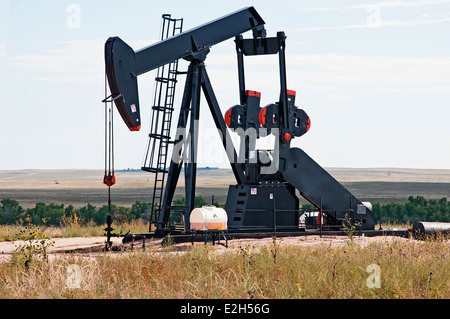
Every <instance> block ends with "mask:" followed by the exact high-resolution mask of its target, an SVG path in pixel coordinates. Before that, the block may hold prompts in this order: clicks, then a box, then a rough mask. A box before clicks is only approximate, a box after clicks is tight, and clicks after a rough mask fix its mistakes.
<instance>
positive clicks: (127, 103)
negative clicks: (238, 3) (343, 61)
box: [105, 7, 375, 236]
mask: <svg viewBox="0 0 450 319" xmlns="http://www.w3.org/2000/svg"><path fill="white" fill-rule="evenodd" d="M264 25H265V22H264V20H263V19H262V18H261V16H260V15H259V14H258V12H257V11H256V10H255V9H254V8H253V7H246V8H243V9H241V10H238V11H236V12H234V13H231V14H228V15H226V16H223V17H221V18H218V19H216V20H213V21H211V22H209V23H206V24H203V25H200V26H198V27H196V28H193V29H190V30H188V31H183V32H180V33H178V34H175V35H173V36H169V37H167V38H166V39H162V40H161V41H159V42H157V43H155V44H152V45H150V46H148V47H145V48H143V49H140V50H137V51H134V50H133V49H132V48H131V47H130V46H128V45H127V44H126V43H125V42H124V41H123V40H121V39H120V38H119V37H111V38H109V39H108V40H107V42H106V44H105V64H106V75H107V80H108V84H109V88H110V91H111V98H112V100H113V101H114V103H115V105H116V107H117V109H118V111H119V113H120V115H121V117H122V119H123V120H124V122H125V124H126V125H127V126H128V128H129V129H130V130H131V131H137V130H139V129H140V127H141V119H140V104H139V94H138V84H137V77H138V76H139V75H141V74H144V73H146V72H148V71H151V70H154V69H156V68H161V67H163V66H165V65H168V64H170V63H173V62H174V61H177V60H178V59H184V60H186V61H189V67H188V70H187V72H178V71H177V70H172V73H177V72H178V73H179V74H180V73H181V74H185V75H186V80H185V81H186V82H185V86H184V93H183V97H182V101H181V107H180V113H179V118H178V123H177V134H176V137H175V138H174V139H172V140H169V139H170V138H171V137H170V136H164V134H162V133H161V134H159V135H158V134H153V135H152V134H150V135H152V136H150V138H159V139H163V138H164V139H165V143H166V144H168V143H172V144H173V154H172V158H171V161H170V166H169V169H168V170H166V169H165V167H160V164H157V166H156V167H153V168H152V167H143V169H144V170H147V171H153V172H161V171H163V172H164V173H167V181H166V183H165V186H164V187H165V188H164V192H163V195H161V199H162V202H161V203H160V205H159V207H158V211H157V214H156V216H155V218H154V220H153V221H152V222H154V223H155V224H156V231H155V233H154V234H155V235H156V236H158V235H161V236H163V235H165V233H166V229H167V228H166V227H167V225H168V222H169V216H170V214H171V212H172V211H174V210H176V209H178V210H179V209H180V207H174V206H172V200H173V198H174V193H175V189H176V185H177V182H178V179H179V177H180V173H181V172H182V167H183V165H184V174H185V195H186V196H185V198H186V206H184V207H181V209H182V210H183V213H184V230H183V231H184V232H186V231H189V229H190V227H189V226H190V225H189V216H190V213H191V212H192V210H193V209H194V199H195V186H196V171H197V164H196V158H197V151H198V150H197V145H198V143H197V142H198V130H197V128H198V127H197V125H198V120H199V118H200V94H201V91H203V94H204V97H205V99H206V101H207V104H208V106H209V110H210V112H211V115H212V118H213V120H214V123H215V126H216V127H217V129H218V131H219V133H220V135H221V138H222V144H223V146H224V148H225V151H226V154H227V156H228V159H229V162H230V165H231V169H232V172H233V174H234V177H235V179H236V184H235V185H230V186H229V190H228V196H227V200H226V205H225V210H226V212H227V215H228V230H229V231H231V232H232V231H237V232H242V231H248V232H258V231H266V230H271V229H273V228H274V227H276V228H277V229H283V230H287V231H289V230H292V231H296V230H298V229H299V227H298V220H299V197H298V196H297V194H299V195H301V196H302V197H304V198H305V199H306V200H307V201H308V202H310V203H311V204H313V205H314V206H315V207H316V208H317V210H318V211H319V218H320V224H321V226H324V227H327V228H328V229H332V228H334V229H336V228H341V227H342V224H343V221H344V220H346V221H350V222H351V223H352V224H355V225H359V229H362V230H372V229H374V226H375V219H374V216H373V214H372V212H371V208H370V205H367V204H364V203H363V202H361V201H360V200H359V199H357V198H356V197H355V196H354V195H353V194H352V193H351V192H350V191H348V190H347V189H346V188H345V187H344V186H343V185H341V184H340V183H339V182H338V181H336V180H335V179H334V178H333V177H332V176H331V175H330V174H329V173H328V172H327V171H326V170H325V169H323V168H322V167H321V166H320V165H319V164H317V163H316V162H315V161H314V160H313V159H312V158H311V157H309V156H308V155H307V154H306V153H305V152H304V151H303V150H301V149H300V148H296V147H291V142H292V140H293V139H294V138H298V137H300V136H302V135H303V134H305V133H306V132H308V130H309V128H310V125H311V121H310V118H309V116H308V115H307V114H306V112H305V111H304V110H302V109H300V108H298V107H296V106H295V97H296V92H295V91H292V90H290V89H288V88H287V78H286V63H285V49H286V35H285V33H284V32H277V34H276V36H275V37H267V34H266V30H265V28H264ZM247 31H252V35H253V37H252V38H248V39H244V37H243V35H242V34H243V33H245V32H247ZM232 38H234V41H235V47H236V54H237V65H238V81H239V104H237V105H235V106H233V107H231V108H230V109H228V111H226V112H225V114H224V115H222V112H221V109H220V107H219V103H218V101H217V99H216V95H215V93H214V90H213V87H212V85H211V82H210V79H209V77H208V73H207V71H206V67H205V64H204V61H205V59H206V58H207V56H208V54H209V53H210V47H211V46H213V45H215V44H218V43H220V42H222V41H225V40H228V39H232ZM255 55H278V63H279V77H280V81H279V83H280V95H279V101H277V102H275V103H273V104H269V105H267V106H265V107H261V106H260V100H261V93H260V92H257V91H252V90H247V89H246V86H245V74H244V57H250V56H255ZM165 81H166V82H167V83H170V81H176V80H170V79H169V78H167V79H166V80H165ZM153 108H154V109H155V108H156V109H158V110H161V109H162V110H163V111H167V109H169V108H170V109H171V110H173V108H172V107H171V106H170V107H168V106H164V105H163V106H159V105H158V106H154V107H153ZM187 129H189V130H187ZM230 132H235V133H237V134H238V135H239V137H240V147H239V150H240V152H239V154H238V153H237V151H236V149H235V147H234V145H233V143H232V141H231V138H230ZM268 135H273V136H274V140H275V142H274V149H272V150H261V149H256V146H255V145H256V140H257V139H258V138H262V137H266V136H268ZM161 143H162V142H161Z"/></svg>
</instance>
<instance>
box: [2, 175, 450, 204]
mask: <svg viewBox="0 0 450 319" xmlns="http://www.w3.org/2000/svg"><path fill="white" fill-rule="evenodd" d="M327 171H328V172H329V173H330V174H331V175H332V176H333V177H334V178H335V179H336V180H338V181H339V182H340V183H342V184H343V185H344V186H345V187H346V188H348V189H349V190H350V191H351V192H352V193H353V194H354V195H355V196H356V197H358V198H360V199H361V200H363V201H371V202H374V203H375V202H380V203H381V204H384V203H387V202H392V201H393V202H404V201H406V200H407V198H408V197H409V196H418V195H419V196H423V197H425V198H442V197H450V170H441V169H436V170H429V169H428V170H427V169H399V168H376V169H375V168H374V169H353V168H327ZM103 174H104V172H103V171H102V170H17V171H0V199H1V198H12V199H15V200H17V201H18V202H19V203H20V205H21V206H22V207H24V208H28V207H33V206H34V205H35V204H36V203H37V202H40V201H41V202H44V203H55V204H65V205H69V204H71V205H73V206H74V207H80V206H84V205H86V204H87V203H90V204H92V205H94V206H102V205H105V204H106V203H107V187H106V186H105V185H104V184H103ZM115 175H116V181H117V183H116V185H114V186H113V187H112V188H111V199H112V202H113V203H114V204H116V205H122V206H130V205H131V204H133V203H134V202H136V201H144V202H148V201H151V194H152V188H153V184H154V180H153V178H154V176H153V174H151V173H147V172H143V171H139V170H120V171H116V174H115ZM235 183H236V182H235V179H234V176H233V173H232V171H231V169H205V170H199V171H198V173H197V194H198V195H201V196H203V197H204V198H205V199H207V200H208V199H210V198H211V196H214V199H215V201H217V202H219V203H225V199H226V195H227V190H228V185H233V184H235ZM178 186H179V189H178V190H177V192H176V194H175V198H177V197H178V198H179V197H182V196H184V187H183V186H184V177H183V175H181V176H180V179H179V184H178Z"/></svg>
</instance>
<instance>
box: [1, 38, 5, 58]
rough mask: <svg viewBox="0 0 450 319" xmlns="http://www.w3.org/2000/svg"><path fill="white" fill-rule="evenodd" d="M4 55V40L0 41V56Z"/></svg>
mask: <svg viewBox="0 0 450 319" xmlns="http://www.w3.org/2000/svg"><path fill="white" fill-rule="evenodd" d="M4 57H6V42H0V58H4Z"/></svg>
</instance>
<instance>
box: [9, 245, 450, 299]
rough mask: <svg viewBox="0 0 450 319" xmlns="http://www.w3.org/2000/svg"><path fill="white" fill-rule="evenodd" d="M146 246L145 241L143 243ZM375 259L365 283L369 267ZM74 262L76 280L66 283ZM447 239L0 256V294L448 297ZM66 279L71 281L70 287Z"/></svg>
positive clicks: (28, 295)
mask: <svg viewBox="0 0 450 319" xmlns="http://www.w3.org/2000/svg"><path fill="white" fill-rule="evenodd" d="M149 248H150V247H149ZM371 264H376V265H378V266H379V267H380V271H381V272H380V276H381V277H380V278H381V287H380V288H369V287H368V286H367V279H368V277H369V276H370V275H371V273H370V272H368V271H367V267H368V266H369V265H371ZM69 265H76V267H79V268H78V269H80V277H79V278H80V281H79V282H78V283H79V286H77V287H78V288H69V287H71V285H70V280H71V279H73V277H71V276H73V274H71V273H70V272H69V273H68V267H69ZM449 274H450V259H449V243H448V241H442V240H441V241H414V240H400V239H399V240H394V241H392V240H390V241H380V242H376V243H369V244H368V245H358V244H355V243H354V242H347V243H344V244H342V245H340V246H336V245H315V246H294V245H288V246H281V245H279V243H278V242H277V241H274V242H273V243H272V244H270V245H267V246H263V247H255V246H249V245H246V246H237V247H230V248H228V249H226V250H221V251H219V250H215V249H213V247H212V246H205V245H203V244H200V245H194V246H191V247H190V248H189V249H188V250H187V251H184V252H175V251H173V250H172V251H171V249H170V247H169V248H166V251H163V252H161V251H159V252H157V251H155V250H152V249H147V250H146V251H145V252H143V251H140V250H136V251H134V252H122V253H103V254H100V255H97V256H90V257H89V258H86V257H82V256H74V255H64V256H61V257H57V258H52V259H50V260H47V261H42V262H38V261H36V262H34V263H32V264H31V265H29V266H28V267H25V266H24V265H22V264H20V263H18V262H14V261H12V260H11V261H4V262H0V298H96V299H97V298H155V299H160V298H194V299H197V298H233V299H234V298H242V299H246V298H263V299H265V298H274V299H290V298H313V299H318V298H344V299H348V298H350V299H355V298H384V299H392V298H402V299H403V298H417V299H431V298H439V299H443V298H449V297H450V294H449V291H450V276H449ZM68 283H69V287H68Z"/></svg>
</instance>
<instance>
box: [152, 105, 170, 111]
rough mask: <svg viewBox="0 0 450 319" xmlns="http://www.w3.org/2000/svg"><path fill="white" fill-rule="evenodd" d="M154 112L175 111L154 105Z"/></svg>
mask: <svg viewBox="0 0 450 319" xmlns="http://www.w3.org/2000/svg"><path fill="white" fill-rule="evenodd" d="M152 110H156V111H173V110H175V109H174V108H173V107H167V106H158V105H154V106H152Z"/></svg>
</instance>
